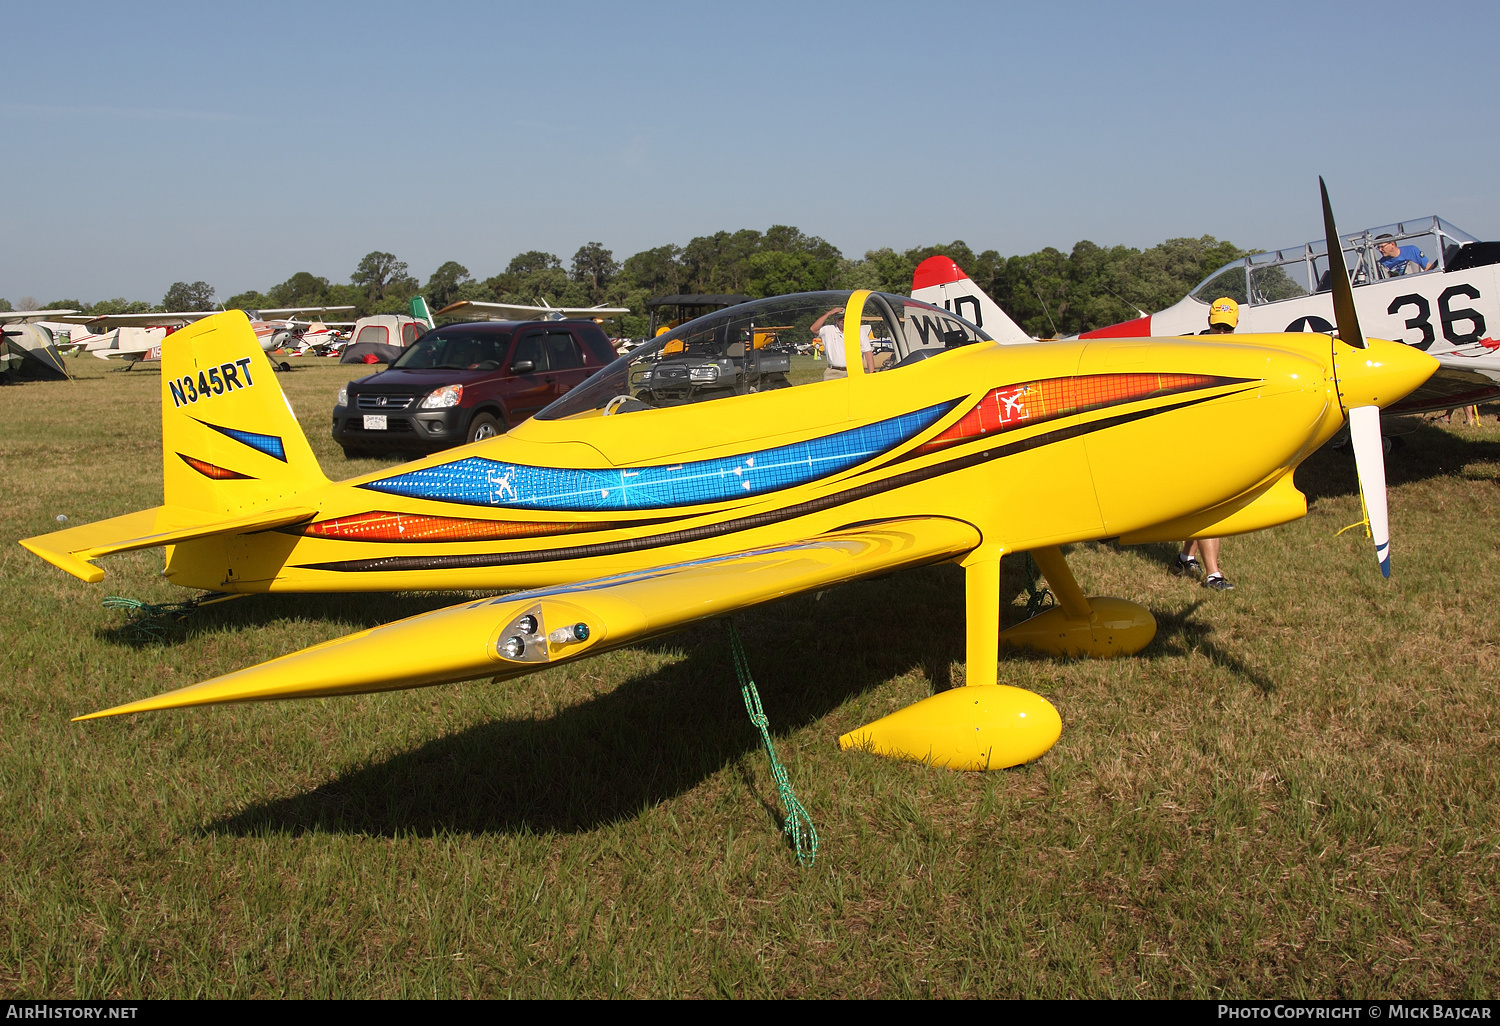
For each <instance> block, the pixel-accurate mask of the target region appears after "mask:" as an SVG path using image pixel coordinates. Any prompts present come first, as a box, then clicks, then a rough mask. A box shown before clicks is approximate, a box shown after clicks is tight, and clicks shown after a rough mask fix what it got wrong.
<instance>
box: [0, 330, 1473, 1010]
mask: <svg viewBox="0 0 1500 1026" xmlns="http://www.w3.org/2000/svg"><path fill="white" fill-rule="evenodd" d="M96 363H98V362H97V361H92V360H88V359H76V360H71V361H69V365H70V366H71V367H77V368H79V372H80V375H81V378H80V380H78V381H77V382H75V383H72V384H68V383H57V384H32V385H24V386H18V387H13V388H6V389H3V390H0V411H3V420H0V425H3V426H0V474H3V481H4V484H3V485H0V489H3V491H0V495H3V509H4V514H5V516H4V531H5V538H4V540H3V545H0V586H3V595H4V612H5V640H6V644H5V645H4V648H3V652H0V661H3V662H0V665H3V667H4V672H3V680H4V682H5V684H4V687H3V689H0V904H3V907H4V909H5V913H4V919H5V924H4V927H3V932H0V993H4V994H5V995H7V996H15V995H24V996H30V997H41V996H60V997H90V998H102V997H109V996H140V997H195V996H277V995H285V996H298V997H304V996H307V997H310V996H349V997H420V996H439V997H457V996H476V997H478V996H504V995H518V996H574V995H576V996H605V995H629V996H647V995H656V996H688V995H703V996H714V995H726V996H727V995H735V996H847V997H862V996H877V995H878V996H1007V995H1027V996H1042V995H1054V996H1060V995H1077V996H1114V997H1129V996H1198V997H1211V996H1220V995H1230V996H1257V995H1261V996H1273V995H1275V996H1305V997H1327V996H1347V995H1358V996H1367V997H1375V996H1409V997H1414V996H1419V995H1453V996H1476V997H1494V996H1495V994H1496V992H1497V989H1500V988H1497V983H1500V964H1497V959H1500V936H1497V933H1500V927H1497V924H1500V896H1497V882H1500V881H1497V862H1500V813H1497V804H1496V800H1495V795H1496V792H1497V783H1500V757H1497V756H1500V750H1497V743H1496V742H1497V732H1500V729H1497V728H1500V720H1497V716H1496V712H1495V710H1496V706H1497V696H1496V687H1497V684H1496V681H1497V668H1500V653H1497V647H1496V643H1497V641H1500V632H1497V629H1496V627H1495V626H1494V622H1493V621H1494V616H1495V598H1494V596H1495V594H1496V592H1497V590H1500V558H1497V557H1500V554H1497V532H1496V505H1497V498H1500V493H1497V483H1500V482H1497V479H1500V429H1497V427H1496V426H1495V423H1494V417H1493V416H1489V417H1487V418H1486V423H1484V424H1483V425H1482V426H1479V427H1457V426H1454V427H1438V426H1435V425H1430V424H1426V423H1419V424H1416V425H1414V426H1413V428H1412V430H1411V432H1410V434H1408V435H1407V436H1406V440H1407V442H1408V444H1407V446H1406V447H1405V448H1404V449H1403V450H1401V451H1399V452H1397V453H1396V454H1394V455H1393V456H1392V457H1391V458H1390V459H1389V461H1388V467H1389V474H1390V478H1391V483H1392V487H1391V506H1392V524H1393V535H1394V556H1393V560H1394V574H1393V577H1392V579H1391V580H1390V581H1383V580H1382V579H1381V577H1380V574H1379V571H1378V569H1377V568H1376V566H1375V561H1374V558H1373V555H1372V552H1371V550H1370V546H1369V543H1368V542H1367V541H1365V540H1364V539H1363V537H1359V536H1357V532H1349V533H1348V534H1345V535H1343V536H1342V537H1338V538H1335V537H1334V533H1335V531H1337V530H1338V529H1339V528H1340V527H1343V526H1345V525H1346V524H1348V523H1350V522H1352V521H1354V520H1357V519H1358V518H1359V499H1358V495H1357V492H1356V490H1355V482H1354V475H1353V470H1352V462H1353V461H1352V457H1351V456H1350V455H1349V454H1348V453H1347V452H1344V453H1335V452H1326V451H1325V452H1321V453H1318V454H1316V455H1315V456H1314V457H1313V458H1312V459H1311V460H1309V461H1308V463H1307V464H1306V465H1305V466H1304V467H1303V468H1302V470H1301V471H1299V473H1298V484H1299V486H1300V487H1302V488H1303V490H1304V491H1306V492H1307V494H1308V497H1309V499H1310V504H1311V510H1310V513H1309V515H1308V516H1307V517H1306V518H1305V519H1304V520H1302V521H1299V522H1297V523H1295V524H1291V525H1287V526H1285V527H1281V528H1277V529H1275V530H1272V531H1268V532H1263V533H1261V534H1257V535H1252V536H1247V537H1243V538H1234V539H1230V540H1229V541H1227V542H1226V543H1225V546H1224V556H1223V560H1224V564H1225V571H1226V573H1227V574H1228V575H1229V576H1230V577H1231V579H1233V580H1234V581H1235V582H1236V584H1237V585H1238V588H1237V590H1235V591H1234V592H1231V593H1225V594H1219V593H1212V592H1209V591H1207V590H1205V589H1203V588H1202V587H1201V586H1197V585H1195V584H1192V583H1189V582H1186V581H1183V580H1179V579H1177V578H1174V577H1172V576H1170V575H1169V574H1168V572H1167V569H1166V566H1167V561H1168V560H1169V559H1170V557H1171V553H1172V549H1170V548H1169V547H1166V546H1156V547H1148V548H1135V549H1121V548H1116V547H1113V546H1109V545H1085V546H1079V547H1076V548H1075V549H1074V550H1073V552H1072V554H1071V561H1072V563H1073V566H1074V569H1075V572H1076V574H1077V576H1078V577H1079V579H1080V582H1081V583H1082V584H1083V585H1084V587H1085V588H1086V589H1087V590H1088V591H1090V593H1092V594H1115V595H1121V596H1124V597H1129V598H1134V599H1136V600H1138V601H1141V602H1143V603H1144V604H1145V605H1147V606H1148V607H1149V608H1150V609H1151V610H1152V612H1153V613H1154V614H1155V615H1156V617H1157V620H1158V623H1159V625H1160V630H1159V633H1158V635H1157V638H1156V640H1155V641H1154V642H1153V643H1152V644H1151V646H1150V647H1149V648H1148V649H1147V650H1146V651H1145V652H1144V653H1143V654H1141V655H1140V656H1138V657H1135V658H1132V659H1126V660H1118V661H1112V662H1089V661H1057V660H1051V659H1041V658H1035V659H1028V658H1008V659H1007V660H1006V661H1005V662H1004V663H1003V665H1002V666H1001V680H1002V681H1003V682H1008V683H1013V684H1017V685H1020V686H1023V687H1027V688H1031V689H1033V690H1035V691H1038V692H1040V693H1042V694H1044V695H1046V696H1047V697H1048V698H1049V699H1051V700H1052V702H1053V703H1054V704H1055V705H1056V706H1057V707H1058V709H1059V711H1060V712H1061V713H1062V717H1063V723H1064V727H1063V734H1062V739H1061V740H1060V741H1059V743H1058V744H1057V746H1056V747H1055V748H1054V749H1053V750H1052V751H1051V752H1049V753H1048V754H1047V755H1045V756H1044V757H1043V758H1042V759H1041V760H1039V761H1038V762H1036V763H1034V764H1032V765H1030V766H1026V767H1022V768H1018V769H1014V770H1007V771H1003V772H996V773H989V774H983V775H979V774H965V775H960V774H952V773H947V772H943V771H937V770H931V769H927V768H924V767H922V766H918V765H914V764H903V763H895V762H888V761H884V760H881V759H878V758H875V757H871V756H868V755H861V754H845V753H841V752H840V751H839V750H838V747H837V744H836V741H835V738H836V737H837V735H838V734H839V733H841V732H843V731H845V730H848V729H850V728H852V727H854V726H856V725H858V724H860V723H862V722H865V721H867V720H869V719H872V718H874V717H876V716H878V715H882V714H884V713H886V712H889V711H892V710H894V709H896V708H898V707H900V706H902V705H905V704H907V703H909V702H911V701H913V700H915V699H917V698H920V697H922V696H923V695H925V694H927V693H928V692H929V691H930V690H931V689H933V688H934V687H941V686H944V685H945V684H946V683H948V682H949V681H950V680H952V679H953V678H955V677H961V674H962V658H963V607H962V587H961V578H960V572H959V571H958V569H957V568H956V567H953V566H940V567H930V568H926V569H924V570H920V571H913V572H909V573H905V574H900V575H896V576H892V577H888V578H885V579H882V580H877V581H870V582H864V583H859V584H854V585H848V586H845V587H842V588H838V589H834V590H832V591H829V592H827V593H825V594H824V595H823V596H822V597H821V598H820V599H814V598H812V597H808V598H804V599H797V600H791V601H787V602H783V603H780V604H777V605H773V606H768V607H765V608H762V609H759V610H757V611H754V612H751V613H747V614H744V615H742V616H740V617H738V618H737V620H736V623H737V625H738V626H739V629H740V633H741V635H742V637H743V638H744V641H745V644H746V649H747V652H748V654H749V658H750V661H751V666H752V669H753V671H754V674H755V677H756V680H757V682H758V683H759V685H760V691H761V694H762V697H763V698H764V701H765V705H766V710H767V712H768V714H769V716H770V720H771V723H772V726H773V729H774V730H775V731H776V735H777V745H778V748H779V751H780V754H781V756H782V758H783V759H784V760H785V762H786V764H787V768H788V771H789V773H790V775H791V779H792V782H793V784H794V785H795V787H796V789H797V792H798V795H799V797H800V798H801V799H802V801H803V803H804V804H805V805H806V806H807V808H808V810H809V811H810V812H811V814H812V817H813V819H814V821H815V822H816V824H817V827H818V830H819V834H820V837H821V851H820V854H819V857H818V861H817V864H816V866H815V867H814V868H812V869H810V870H804V869H799V868H797V866H796V864H795V862H794V861H793V859H792V858H791V856H790V853H789V851H788V849H787V848H786V846H785V844H784V842H783V841H782V840H781V838H780V835H779V833H778V830H779V820H778V815H777V807H776V790H775V785H774V783H773V782H772V780H771V776H770V773H769V771H768V769H767V765H766V760H765V756H764V754H763V753H762V752H761V750H760V748H759V744H758V738H757V736H756V734H755V732H754V729H753V728H752V727H751V725H750V723H749V722H748V720H747V718H746V716H745V712H744V708H743V706H742V705H741V703H740V696H739V693H738V688H737V686H736V683H735V679H734V671H733V667H732V665H731V663H730V657H729V649H728V643H727V640H726V633H725V631H724V629H723V627H722V625H719V624H713V625H710V626H708V627H704V628H698V629H695V630H693V631H690V632H687V633H683V634H680V635H677V636H675V637H671V638H668V639H665V640H663V641H661V642H658V643H655V644H652V645H647V646H643V647H640V648H636V649H629V650H624V651H621V652H618V653H614V654H612V655H609V656H605V657H601V658H598V659H595V660H592V661H585V662H582V663H579V664H575V665H571V666H566V667H560V668H557V669H554V670H550V671H547V672H544V673H541V674H538V675H536V676H533V677H530V678H525V679H521V680H517V681H512V682H508V683H505V684H499V685H497V684H492V683H490V682H487V681H485V682H471V683H467V684H461V685H454V686H449V687H443V688H435V689H426V690H421V691H410V692H400V693H394V694H388V695H379V696H370V697H359V698H346V699H332V700H326V701H313V702H299V703H285V704H279V705H251V706H227V707H219V708H209V709H201V710H196V711H194V710H187V711H181V712H171V713H164V714H158V715H152V716H143V717H135V718H124V719H119V720H108V721H102V722H95V723H88V724H73V723H70V722H69V721H68V720H69V717H70V716H73V715H77V714H79V713H83V712H88V711H92V710H95V709H99V708H102V707H104V706H106V705H110V704H114V703H117V702H121V701H125V700H128V699H132V698H138V697H141V696H144V695H148V694H152V693H155V692H157V691H160V690H164V689H166V688H169V687H175V686H180V685H183V684H187V683H191V682H194V681H198V680H202V679H204V678H206V677H208V676H212V675H214V674H218V673H223V672H226V671H229V670H231V669H235V668H237V667H240V666H244V665H246V664H249V663H252V662H256V661H259V660H263V659H266V658H270V657H272V656H275V655H279V654H282V653H285V652H288V651H291V650H293V649H296V648H299V647H302V646H305V645H308V644H312V643H315V642H318V641H321V640H324V639H328V638H333V637H337V636H339V635H342V634H345V633H348V632H349V631H351V630H354V629H358V628H360V627H363V626H366V625H370V624H374V623H378V622H382V621H385V620H389V619H393V618H395V617H398V616H401V615H405V614H409V613H412V612H417V611H420V610H423V609H428V608H435V607H438V606H442V605H448V604H451V603H452V602H454V601H455V598H454V596H453V595H451V594H448V595H431V594H399V595H360V596H332V597H319V596H308V597H281V596H276V597H255V598H249V599H243V600H240V601H237V602H232V603H227V604H225V605H222V606H214V607H209V608H206V609H204V610H202V611H201V612H199V613H198V614H196V615H195V616H194V617H193V618H191V619H190V620H188V621H186V622H185V623H184V624H182V625H181V626H180V627H179V628H177V629H176V630H175V631H174V632H173V633H171V634H170V635H169V636H168V637H167V638H166V640H165V641H164V643H161V644H147V645H136V644H131V643H128V642H126V641H124V640H122V639H121V637H120V636H119V635H118V634H117V632H116V631H115V628H116V627H118V625H119V624H120V623H121V622H122V620H121V616H120V614H118V613H114V612H111V611H108V610H105V609H103V608H101V606H100V600H101V599H102V598H104V597H105V596H106V595H125V596H130V597H134V598H140V599H146V600H150V601H167V600H173V599H180V598H182V597H184V596H183V595H182V593H180V592H174V590H173V589H172V588H170V587H169V586H168V585H167V584H166V583H165V582H164V581H163V580H162V578H160V577H159V576H158V573H159V570H160V568H161V555H160V551H159V550H158V551H151V552H145V553H135V554H130V555H124V556H118V557H112V558H110V559H107V560H105V561H104V565H105V566H106V568H107V569H108V571H109V574H110V576H109V577H108V578H107V579H106V581H105V582H104V584H102V585H99V586H88V585H84V584H82V583H80V582H78V581H76V580H74V579H72V578H70V577H67V576H65V575H64V574H63V573H61V572H60V571H57V570H55V569H53V568H52V567H51V566H49V565H47V564H45V563H43V562H42V561H40V560H38V559H36V558H34V557H32V556H31V555H30V554H29V553H27V552H25V551H24V550H23V549H21V548H20V547H19V546H17V545H16V544H15V541H16V539H19V538H22V537H26V536H28V535H32V534H38V533H42V532H45V531H48V530H51V529H54V528H55V526H56V524H55V522H54V518H55V517H57V516H58V515H65V516H67V517H69V518H70V522H71V523H84V522H87V521H91V520H95V519H99V518H102V517H108V516H115V515H118V514H121V513H125V512H129V511H132V510H135V509H140V508H144V507H147V506H151V505H155V504H157V503H159V502H160V498H161V476H160V475H161V463H160V456H159V438H160V426H159V421H158V416H159V400H158V391H157V390H158V388H159V387H160V378H159V376H158V374H157V373H156V372H155V371H151V370H148V371H133V372H130V373H109V372H108V367H106V365H104V364H103V363H98V365H97V366H95V364H96ZM314 363H315V362H314V361H311V360H309V361H305V364H303V363H301V362H299V368H298V370H297V371H295V372H294V373H291V374H287V375H283V376H282V381H283V384H284V386H285V387H286V390H287V392H288V395H289V397H290V399H291V401H292V403H293V405H294V407H295V408H296V409H297V411H298V412H299V414H300V415H301V418H302V424H303V427H304V428H305V430H306V431H307V433H308V436H309V438H310V439H311V441H312V444H313V447H314V449H315V451H316V452H317V453H318V456H319V459H320V460H321V461H322V462H323V465H324V468H325V469H326V470H327V471H328V473H329V474H330V476H333V477H345V476H348V475H350V474H351V473H353V472H354V471H356V470H364V469H369V468H371V467H373V466H376V465H377V464H376V463H375V462H373V461H359V462H352V463H351V462H348V461H346V460H345V459H344V458H343V456H342V454H341V453H340V451H339V450H338V448H337V447H336V446H334V445H333V442H332V440H331V438H330V437H329V430H328V411H329V410H330V409H331V407H332V403H333V398H334V394H335V392H336V391H337V388H338V386H339V384H341V383H342V382H343V381H344V380H347V378H349V377H350V376H352V375H351V374H350V373H349V371H350V370H351V368H347V367H345V368H340V367H337V366H327V365H324V364H322V363H321V362H318V363H317V364H316V365H314ZM1486 412H1488V413H1490V414H1493V413H1494V412H1495V411H1494V410H1488V411H1486ZM1213 458H1214V456H1213V454H1212V453H1201V454H1194V453H1191V452H1184V453H1182V454H1180V455H1179V456H1178V459H1179V460H1180V462H1181V466H1182V473H1183V474H1185V475H1186V474H1191V473H1193V468H1194V465H1195V463H1198V462H1200V461H1203V460H1210V459H1213ZM1003 498H1004V499H1005V501H1011V502H1025V501H1027V496H1026V494H1025V491H1024V488H1022V489H1020V490H1018V491H1017V493H1016V494H1015V495H1013V496H1007V497H1003ZM1020 569H1021V568H1020V566H1019V564H1018V565H1016V566H1014V567H1010V568H1009V569H1008V571H1007V577H1006V583H1007V587H1008V589H1009V592H1008V594H1012V595H1013V594H1015V593H1016V592H1017V590H1018V589H1019V587H1020V583H1021V579H1020V576H1019V574H1020ZM1010 610H1011V612H1012V614H1014V615H1015V616H1016V618H1019V615H1020V607H1019V605H1014V604H1013V605H1012V606H1011V607H1010Z"/></svg>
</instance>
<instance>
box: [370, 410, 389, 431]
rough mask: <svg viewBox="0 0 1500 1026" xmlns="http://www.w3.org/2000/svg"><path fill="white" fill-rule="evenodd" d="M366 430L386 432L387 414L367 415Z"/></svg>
mask: <svg viewBox="0 0 1500 1026" xmlns="http://www.w3.org/2000/svg"><path fill="white" fill-rule="evenodd" d="M365 430H366V431H384V430H385V414H383V413H381V414H370V413H367V414H365Z"/></svg>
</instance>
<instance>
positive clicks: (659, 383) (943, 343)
mask: <svg viewBox="0 0 1500 1026" xmlns="http://www.w3.org/2000/svg"><path fill="white" fill-rule="evenodd" d="M856 324H857V325H858V326H859V339H858V342H857V343H855V342H854V341H853V340H847V341H846V338H845V335H846V333H847V332H849V331H851V330H852V329H853V326H854V325H856ZM991 341H993V340H992V339H991V338H990V337H989V336H988V335H987V334H985V333H984V331H982V330H981V329H980V328H978V327H976V326H975V325H973V324H971V323H970V322H968V321H966V320H964V319H963V318H962V317H958V316H956V315H955V314H953V313H950V312H949V311H947V310H944V309H943V308H942V307H938V306H933V305H932V304H930V303H923V302H921V301H919V300H915V299H911V298H910V297H907V296H896V295H891V294H889V293H883V292H867V291H864V290H860V291H855V292H851V291H829V292H801V293H797V294H795V295H790V296H774V297H772V298H770V299H761V300H756V301H755V302H751V303H742V304H740V305H738V306H732V307H727V308H726V309H723V310H717V311H715V312H713V313H710V314H706V315H704V316H702V317H698V318H696V319H694V320H691V321H688V322H687V323H686V324H683V325H681V326H679V327H677V328H675V329H673V330H672V331H670V332H668V333H667V334H665V335H661V336H659V337H657V338H655V339H653V340H652V341H651V342H649V343H647V344H646V345H644V346H642V347H641V348H640V349H637V350H636V351H635V352H633V353H630V354H629V355H628V356H623V357H621V358H620V359H618V360H616V361H615V362H614V363H612V364H610V365H609V366H608V367H606V368H604V369H603V370H601V371H599V372H598V373H597V374H595V375H594V376H593V377H591V378H589V379H588V380H587V381H585V382H584V383H583V384H581V385H579V386H578V387H577V388H575V389H573V390H572V391H570V392H569V393H568V394H567V395H565V396H563V397H562V398H561V399H559V400H557V401H556V402H555V403H553V404H552V405H550V406H548V407H547V408H546V409H544V410H542V411H541V412H540V413H539V414H537V419H538V420H561V419H563V418H566V417H572V416H577V415H579V414H593V415H596V416H597V415H598V412H599V411H602V412H603V413H604V414H605V415H614V414H619V413H631V412H636V411H639V410H646V409H660V408H663V407H671V406H682V405H686V404H688V403H700V402H708V401H711V400H714V399H722V398H727V397H730V396H737V395H749V394H752V393H756V392H768V391H774V390H778V389H783V388H792V387H795V386H797V385H803V384H809V383H812V382H814V381H824V380H829V379H836V378H842V377H844V376H845V375H846V374H852V375H855V376H858V375H861V374H877V373H891V372H896V373H899V372H900V369H901V368H903V367H907V366H910V365H912V364H914V363H916V362H918V361H921V360H925V359H928V358H930V357H933V356H939V355H941V354H942V353H944V352H947V351H949V350H952V349H955V348H957V347H959V346H966V345H971V344H973V343H976V342H991ZM856 352H857V353H858V354H859V355H858V356H857V357H856V355H855V354H856ZM846 356H847V361H846V359H845V357H846Z"/></svg>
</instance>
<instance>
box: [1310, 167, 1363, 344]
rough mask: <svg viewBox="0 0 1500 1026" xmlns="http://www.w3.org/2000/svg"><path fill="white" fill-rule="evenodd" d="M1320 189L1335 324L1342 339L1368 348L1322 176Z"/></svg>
mask: <svg viewBox="0 0 1500 1026" xmlns="http://www.w3.org/2000/svg"><path fill="white" fill-rule="evenodd" d="M1318 188H1319V189H1321V190H1322V192H1323V234H1324V236H1325V238H1326V239H1327V241H1328V271H1329V275H1328V276H1329V278H1330V279H1332V281H1333V323H1334V324H1336V325H1338V329H1339V338H1340V339H1341V340H1342V341H1344V342H1346V343H1347V344H1349V345H1351V346H1353V347H1354V348H1355V349H1368V348H1369V346H1367V345H1366V344H1365V336H1364V334H1363V333H1362V332H1361V331H1360V330H1359V317H1358V316H1357V315H1356V314H1355V313H1354V289H1353V288H1351V287H1350V285H1349V269H1348V268H1347V267H1345V266H1344V247H1343V245H1342V244H1340V242H1339V230H1338V228H1337V227H1335V226H1334V223H1333V207H1332V206H1331V205H1330V204H1329V202H1328V186H1327V185H1325V184H1324V183H1323V176H1322V175H1319V176H1318Z"/></svg>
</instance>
